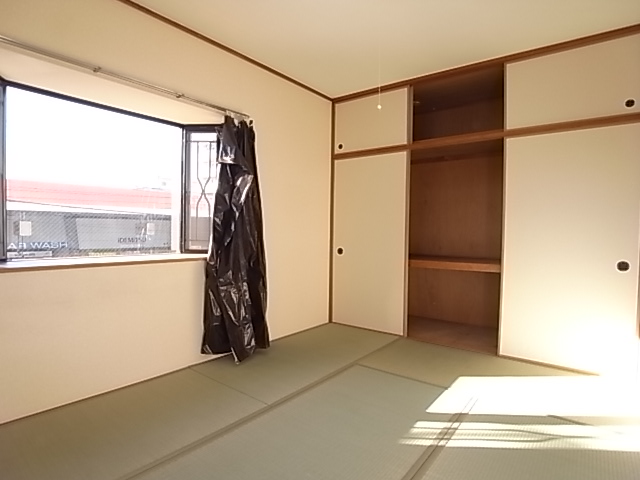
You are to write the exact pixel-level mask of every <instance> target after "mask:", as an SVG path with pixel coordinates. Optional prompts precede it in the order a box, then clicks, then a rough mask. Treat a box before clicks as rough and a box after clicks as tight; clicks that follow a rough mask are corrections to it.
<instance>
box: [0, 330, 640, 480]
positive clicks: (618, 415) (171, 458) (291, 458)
mask: <svg viewBox="0 0 640 480" xmlns="http://www.w3.org/2000/svg"><path fill="white" fill-rule="evenodd" d="M97 374H98V372H97ZM574 478H575V479H580V480H584V479H603V480H604V479H607V480H615V479H625V480H626V479H634V480H637V479H638V478H640V397H639V396H638V395H637V391H636V390H635V389H634V388H633V387H632V386H627V385H624V384H620V383H613V382H608V381H605V380H603V379H600V378H598V377H589V376H580V375H572V374H569V373H567V372H564V371H559V370H554V369H551V368H545V367H541V366H537V365H532V364H528V363H522V362H517V361H513V360H507V359H502V358H498V357H495V356H490V355H484V354H480V353H475V352H469V351H463V350H456V349H453V348H448V347H442V346H438V345H430V344H426V343H420V342H417V341H414V340H408V339H402V338H397V337H394V336H391V335H385V334H381V333H376V332H370V331H366V330H360V329H356V328H351V327H346V326H342V325H336V324H329V325H323V326H321V327H318V328H314V329H312V330H308V331H306V332H302V333H299V334H296V335H293V336H290V337H287V338H284V339H281V340H277V341H275V342H274V343H273V346H272V348H271V349H269V350H267V351H260V352H258V354H256V355H255V356H254V357H252V358H250V359H249V360H248V361H246V362H245V363H243V364H241V365H235V364H234V363H233V361H232V360H231V359H230V358H228V357H225V358H221V359H218V360H214V361H211V362H208V363H205V364H201V365H198V366H195V367H192V368H188V369H185V370H182V371H179V372H175V373H172V374H169V375H165V376H163V377H160V378H157V379H153V380H150V381H147V382H144V383H141V384H138V385H134V386H131V387H127V388H123V389H121V390H118V391H115V392H111V393H108V394H104V395H100V396H97V397H94V398H91V399H88V400H84V401H82V402H78V403H75V404H72V405H68V406H65V407H61V408H57V409H54V410H51V411H48V412H45V413H42V414H39V415H35V416H32V417H28V418H25V419H21V420H18V421H15V422H11V423H8V424H5V425H0V479H2V480H26V479H29V480H30V479H37V480H44V479H52V480H53V479H55V480H58V479H60V480H75V479H82V480H115V479H122V480H124V479H144V480H160V479H167V480H168V479H181V480H183V479H194V480H197V479H224V480H227V479H229V480H232V479H261V480H271V479H273V480H276V479H277V480H285V479H292V480H293V479H295V480H302V479H327V480H328V479H331V480H336V479H353V480H360V479H362V480H375V479H381V480H382V479H384V480H396V479H397V480H409V479H428V480H469V479H486V480H515V479H518V480H522V479H524V480H527V479H531V480H533V479H544V480H554V479H557V480H568V479H574Z"/></svg>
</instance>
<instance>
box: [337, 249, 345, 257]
mask: <svg viewBox="0 0 640 480" xmlns="http://www.w3.org/2000/svg"><path fill="white" fill-rule="evenodd" d="M337 252H338V255H342V254H343V253H344V248H342V247H338V250H337Z"/></svg>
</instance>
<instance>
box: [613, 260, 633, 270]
mask: <svg viewBox="0 0 640 480" xmlns="http://www.w3.org/2000/svg"><path fill="white" fill-rule="evenodd" d="M629 268H630V266H629V262H627V261H626V260H620V261H619V262H618V263H616V269H617V270H618V271H619V272H627V271H628V270H629Z"/></svg>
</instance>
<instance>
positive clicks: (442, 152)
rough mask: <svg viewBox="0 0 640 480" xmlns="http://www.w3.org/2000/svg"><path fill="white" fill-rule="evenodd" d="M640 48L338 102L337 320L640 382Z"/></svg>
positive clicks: (618, 41) (572, 51)
mask: <svg viewBox="0 0 640 480" xmlns="http://www.w3.org/2000/svg"><path fill="white" fill-rule="evenodd" d="M633 32H634V33H633V34H620V36H616V37H615V38H608V39H606V40H604V39H602V38H598V39H597V41H594V42H593V43H589V42H579V43H578V44H577V45H576V44H573V43H572V44H571V45H570V46H568V47H567V46H561V47H557V48H556V47H554V48H550V49H549V50H548V51H546V52H544V53H541V52H540V51H536V52H533V53H532V54H526V53H524V54H521V55H516V56H514V57H510V58H508V59H505V61H504V63H503V62H497V61H496V62H493V61H492V62H487V63H484V64H482V65H476V66H472V67H461V68H458V69H455V70H451V71H445V72H439V73H435V74H433V75H429V76H427V77H423V78H421V79H416V80H410V81H407V84H406V85H407V87H405V88H397V89H394V90H390V91H387V92H383V93H382V95H380V96H379V95H378V94H377V93H371V92H369V93H368V94H367V95H363V96H354V97H348V98H344V99H341V100H339V101H336V102H335V104H334V107H335V125H334V145H333V161H334V206H333V214H334V219H333V220H334V221H333V226H334V232H333V252H334V253H333V262H332V266H333V274H332V282H333V289H332V319H333V321H335V322H338V323H345V324H349V325H355V326H358V327H363V328H369V329H372V330H378V331H384V332H389V333H394V334H404V335H406V336H408V337H409V338H412V339H415V340H420V341H424V342H428V343H434V344H440V345H445V346H449V347H454V348H459V349H466V350H473V351H477V352H482V353H488V354H493V355H500V356H505V357H510V358H518V359H523V360H529V361H533V362H538V363H542V364H548V365H555V366H560V367H565V368H570V369H575V370H580V371H586V372H593V373H598V374H606V375H614V376H623V377H625V378H628V377H629V376H635V377H636V378H638V379H640V332H639V324H638V316H639V301H638V299H639V297H640V295H639V293H638V291H639V287H640V249H639V248H638V245H639V242H640V103H639V102H640V25H639V26H638V27H637V28H635V30H633ZM565 47H566V48H565ZM379 103H381V105H382V108H381V109H379V108H377V107H378V104H379Z"/></svg>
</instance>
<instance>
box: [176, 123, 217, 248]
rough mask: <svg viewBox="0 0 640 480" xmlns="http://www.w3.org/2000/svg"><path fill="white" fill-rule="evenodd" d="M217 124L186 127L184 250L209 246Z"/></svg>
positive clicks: (214, 180) (215, 175) (214, 189)
mask: <svg viewBox="0 0 640 480" xmlns="http://www.w3.org/2000/svg"><path fill="white" fill-rule="evenodd" d="M216 127H217V126H216V125H202V126H190V127H187V128H186V130H185V172H184V208H183V249H184V251H186V252H206V251H208V249H209V238H210V233H211V221H212V216H213V204H214V199H215V193H216V188H217V162H216V160H217V156H218V145H219V143H218V134H217V133H216Z"/></svg>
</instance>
